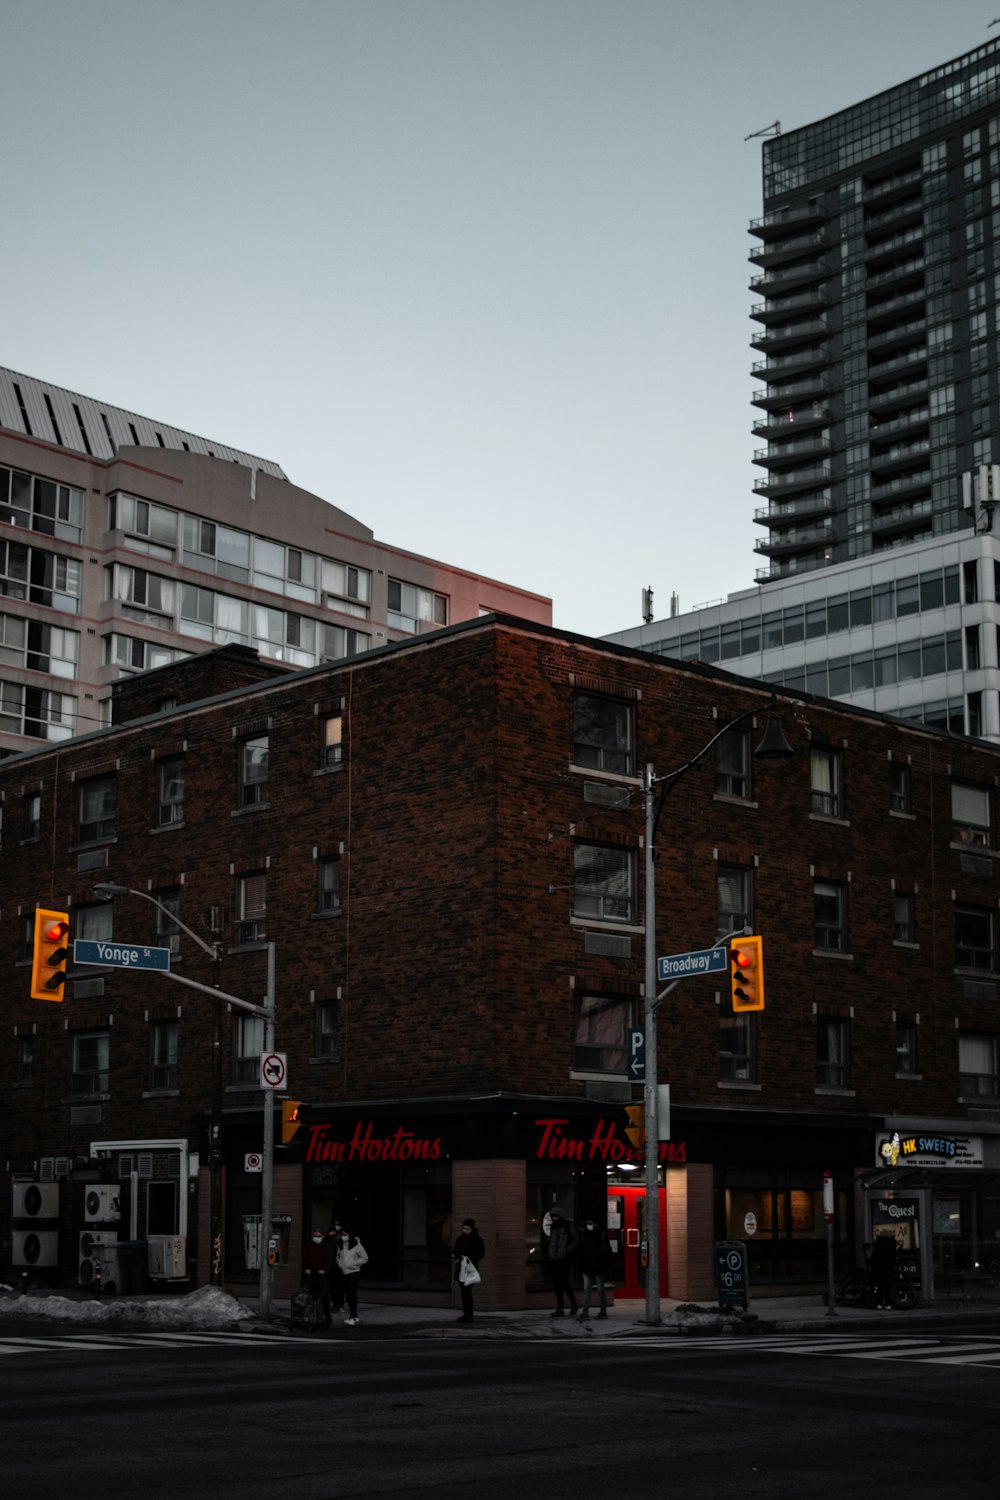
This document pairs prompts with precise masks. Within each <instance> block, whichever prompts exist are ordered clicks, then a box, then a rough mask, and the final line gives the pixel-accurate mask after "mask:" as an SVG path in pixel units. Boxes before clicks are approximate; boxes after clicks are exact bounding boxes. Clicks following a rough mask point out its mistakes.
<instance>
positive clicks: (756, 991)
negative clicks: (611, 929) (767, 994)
mask: <svg viewBox="0 0 1000 1500" xmlns="http://www.w3.org/2000/svg"><path fill="white" fill-rule="evenodd" d="M729 978H730V983H731V986H732V995H733V1013H734V1014H735V1015H739V1014H740V1012H741V1011H747V1010H763V1009H764V939H763V938H759V937H743V938H733V940H732V942H731V943H730V944H729Z"/></svg>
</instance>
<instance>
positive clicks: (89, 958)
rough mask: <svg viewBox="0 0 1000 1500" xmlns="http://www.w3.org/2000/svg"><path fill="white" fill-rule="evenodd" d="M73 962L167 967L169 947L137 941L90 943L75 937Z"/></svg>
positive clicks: (117, 966)
mask: <svg viewBox="0 0 1000 1500" xmlns="http://www.w3.org/2000/svg"><path fill="white" fill-rule="evenodd" d="M73 962H74V963H75V964H96V965H98V966H99V967H100V968H102V969H161V970H162V969H169V968H170V949H169V948H144V947H142V946H141V945H140V944H139V943H92V942H90V941H88V940H87V939H86V938H77V939H76V941H75V942H74V944H73Z"/></svg>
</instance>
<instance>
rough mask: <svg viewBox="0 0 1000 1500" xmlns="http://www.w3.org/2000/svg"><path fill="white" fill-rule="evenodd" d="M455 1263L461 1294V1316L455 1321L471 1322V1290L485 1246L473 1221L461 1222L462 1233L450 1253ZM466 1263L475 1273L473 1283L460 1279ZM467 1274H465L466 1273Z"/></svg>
mask: <svg viewBox="0 0 1000 1500" xmlns="http://www.w3.org/2000/svg"><path fill="white" fill-rule="evenodd" d="M451 1253H452V1256H453V1258H454V1261H455V1280H456V1281H457V1282H458V1285H459V1287H460V1289H461V1292H462V1316H461V1317H460V1318H459V1319H457V1321H458V1322H459V1323H471V1322H472V1317H473V1313H472V1288H473V1286H475V1284H476V1282H478V1281H479V1280H480V1277H479V1262H480V1261H481V1260H482V1258H483V1256H484V1255H485V1254H486V1246H485V1245H484V1244H483V1239H482V1235H481V1234H480V1233H479V1231H478V1229H477V1228H476V1221H475V1219H469V1218H466V1219H463V1220H462V1233H461V1234H460V1235H459V1237H458V1239H457V1240H456V1241H455V1248H454V1250H453V1251H452V1252H451ZM466 1261H468V1262H469V1263H470V1264H471V1266H472V1268H473V1270H474V1271H475V1273H476V1280H475V1281H468V1280H463V1279H462V1271H463V1266H464V1263H465V1262H466ZM466 1274H467V1273H466Z"/></svg>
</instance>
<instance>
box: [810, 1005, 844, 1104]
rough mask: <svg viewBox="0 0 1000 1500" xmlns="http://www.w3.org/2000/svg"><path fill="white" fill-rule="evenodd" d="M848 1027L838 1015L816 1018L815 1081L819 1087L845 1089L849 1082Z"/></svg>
mask: <svg viewBox="0 0 1000 1500" xmlns="http://www.w3.org/2000/svg"><path fill="white" fill-rule="evenodd" d="M850 1063H851V1057H850V1027H849V1023H848V1022H847V1021H846V1020H844V1019H842V1018H841V1017H840V1016H819V1017H817V1020H816V1083H817V1085H818V1086H819V1087H820V1088H829V1089H846V1088H849V1087H850V1082H851V1066H850Z"/></svg>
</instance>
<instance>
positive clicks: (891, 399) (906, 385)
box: [868, 375, 927, 411]
mask: <svg viewBox="0 0 1000 1500" xmlns="http://www.w3.org/2000/svg"><path fill="white" fill-rule="evenodd" d="M914 396H923V397H924V398H925V399H926V396H927V376H926V375H923V376H922V377H921V378H920V379H919V380H904V381H901V382H900V383H899V384H898V385H893V386H890V387H889V389H888V390H884V391H877V392H873V393H872V395H871V397H870V398H869V401H868V405H869V408H870V409H871V410H872V411H885V410H886V408H887V407H891V406H898V405H899V404H900V403H901V402H903V401H908V400H910V399H912V397H914Z"/></svg>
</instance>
